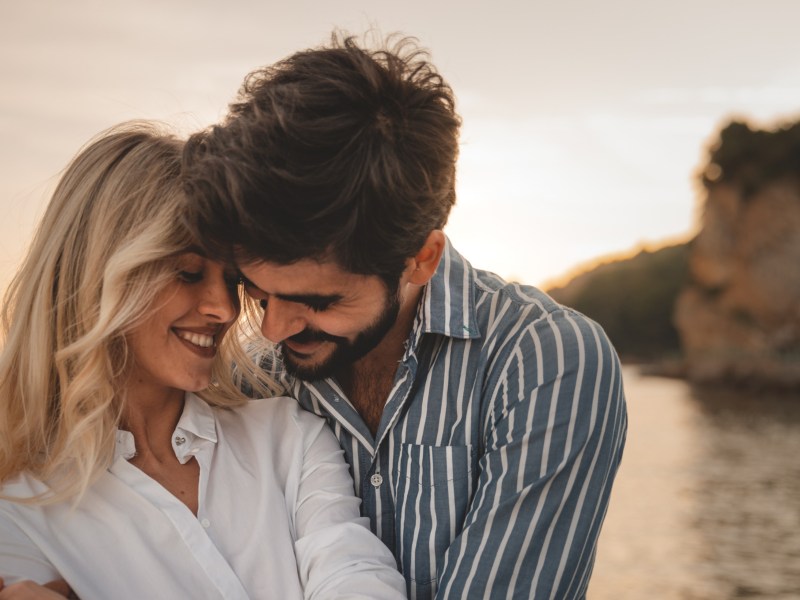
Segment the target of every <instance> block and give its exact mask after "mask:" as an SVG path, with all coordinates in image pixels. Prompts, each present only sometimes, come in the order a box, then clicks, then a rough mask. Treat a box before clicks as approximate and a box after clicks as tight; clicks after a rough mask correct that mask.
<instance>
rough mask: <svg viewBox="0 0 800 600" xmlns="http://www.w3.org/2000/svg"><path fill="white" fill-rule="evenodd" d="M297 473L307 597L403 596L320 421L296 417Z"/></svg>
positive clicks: (299, 545) (378, 599) (299, 551)
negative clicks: (300, 451)
mask: <svg viewBox="0 0 800 600" xmlns="http://www.w3.org/2000/svg"><path fill="white" fill-rule="evenodd" d="M298 425H299V426H300V428H301V430H303V431H304V437H305V443H304V455H303V463H302V474H301V476H300V484H299V488H298V495H297V503H296V508H295V527H296V535H297V541H296V542H295V554H296V557H297V568H298V573H299V575H300V580H301V582H302V584H303V587H304V590H305V597H306V598H314V599H325V600H328V599H331V598H364V599H367V598H369V599H372V600H384V599H386V600H394V599H399V598H406V586H405V580H404V579H403V576H402V575H401V574H400V573H399V572H398V570H397V566H396V563H395V560H394V557H393V556H392V554H391V552H389V549H388V548H387V547H386V546H385V545H384V544H383V542H381V541H380V540H379V539H378V538H377V537H375V535H374V534H373V533H372V532H371V531H370V530H369V521H368V520H367V519H366V518H363V517H361V516H359V505H360V503H361V500H360V499H359V498H357V497H356V496H355V495H354V491H353V480H352V479H351V477H350V474H349V472H348V470H347V465H346V464H345V462H344V458H343V452H342V450H341V448H340V447H339V444H338V443H337V441H336V438H335V437H334V436H333V433H332V432H331V431H330V430H329V429H328V427H327V425H326V424H325V423H324V421H322V420H321V419H318V418H316V417H313V416H311V415H304V414H300V415H299V416H298Z"/></svg>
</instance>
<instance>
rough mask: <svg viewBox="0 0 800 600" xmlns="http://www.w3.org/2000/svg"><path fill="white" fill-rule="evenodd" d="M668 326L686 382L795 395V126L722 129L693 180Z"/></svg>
mask: <svg viewBox="0 0 800 600" xmlns="http://www.w3.org/2000/svg"><path fill="white" fill-rule="evenodd" d="M701 179H702V183H703V189H704V191H705V206H704V212H703V216H702V223H701V225H702V227H701V230H700V232H699V234H698V235H697V237H696V238H695V239H694V240H693V242H692V243H691V247H690V254H689V273H690V275H689V282H688V284H687V285H686V286H685V287H684V289H683V290H682V291H681V292H680V294H679V295H678V298H677V301H676V304H675V312H674V322H675V326H676V328H677V330H678V332H679V335H680V339H681V344H682V348H683V353H684V356H685V359H686V363H685V368H686V374H687V375H688V376H689V377H690V378H691V379H693V380H696V381H706V382H713V381H728V382H730V381H735V382H743V383H752V384H757V385H762V384H766V385H777V386H781V387H789V388H797V389H800V124H796V125H792V126H790V127H785V128H782V129H778V130H775V131H761V130H753V129H751V128H750V127H749V126H748V125H746V124H743V123H736V122H735V123H731V124H730V125H728V126H727V127H726V128H724V129H723V130H722V131H721V132H720V138H719V141H718V142H717V143H716V144H715V145H714V146H713V147H712V148H711V152H710V157H709V163H708V166H707V167H706V169H705V170H704V172H703V174H702V177H701Z"/></svg>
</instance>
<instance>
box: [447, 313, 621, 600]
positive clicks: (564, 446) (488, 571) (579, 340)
mask: <svg viewBox="0 0 800 600" xmlns="http://www.w3.org/2000/svg"><path fill="white" fill-rule="evenodd" d="M484 407H485V413H486V415H485V420H484V423H483V425H484V431H483V441H484V446H485V447H484V454H483V456H482V457H481V459H480V474H479V479H478V486H477V489H476V493H475V495H474V496H473V499H472V504H471V507H470V510H469V513H468V514H467V517H466V520H465V524H464V525H465V526H464V529H463V530H462V532H461V534H460V535H459V536H458V537H457V538H456V539H455V540H454V541H453V543H452V544H451V546H450V548H449V549H448V551H447V553H446V556H445V563H444V568H443V569H442V572H441V575H440V579H439V585H438V591H437V598H465V597H489V596H491V597H492V598H556V599H558V600H566V599H570V598H583V597H584V596H585V594H586V588H587V585H588V581H589V575H590V573H591V568H592V564H593V562H594V556H595V550H596V546H597V539H598V536H599V533H600V526H601V524H602V521H603V518H604V516H605V513H606V509H607V506H608V499H609V494H610V492H611V485H612V483H613V480H614V476H615V474H616V471H617V468H618V466H619V461H620V459H621V455H622V448H623V445H624V441H625V432H626V427H627V417H626V412H625V400H624V395H623V389H622V380H621V373H620V365H619V360H618V358H617V356H616V353H615V352H614V350H613V348H612V347H611V345H610V343H609V341H608V339H607V338H606V336H605V334H604V333H603V332H602V330H601V329H600V328H599V326H597V325H596V324H595V323H593V322H591V321H589V320H588V319H586V318H585V317H583V316H582V315H579V314H577V313H574V312H572V311H569V310H564V311H557V312H555V313H552V314H549V315H546V316H545V317H543V318H541V319H539V320H538V321H536V322H534V323H531V324H530V325H529V326H528V327H527V328H525V329H524V330H523V332H522V333H521V334H519V335H517V336H515V338H514V340H513V341H512V342H510V343H509V344H507V347H506V348H504V349H501V350H500V351H499V352H498V355H497V360H496V361H495V366H494V367H493V371H492V373H491V374H490V376H489V378H488V385H487V387H486V388H485V399H484Z"/></svg>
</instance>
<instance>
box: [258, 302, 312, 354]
mask: <svg viewBox="0 0 800 600" xmlns="http://www.w3.org/2000/svg"><path fill="white" fill-rule="evenodd" d="M307 325H308V323H307V321H306V319H305V317H304V316H303V308H302V307H301V306H298V305H297V303H296V302H287V301H286V300H281V299H280V298H275V297H274V296H273V297H271V298H270V299H269V300H267V301H266V305H265V306H264V319H263V320H262V321H261V333H262V335H263V336H264V337H265V338H267V339H268V340H269V341H270V342H272V343H274V344H279V343H280V342H282V341H283V340H285V339H286V338H289V337H292V336H293V335H295V334H297V333H300V332H301V331H303V330H304V329H305V328H306V326H307Z"/></svg>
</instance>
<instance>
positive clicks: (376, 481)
mask: <svg viewBox="0 0 800 600" xmlns="http://www.w3.org/2000/svg"><path fill="white" fill-rule="evenodd" d="M369 481H370V483H371V484H372V486H373V487H381V484H382V483H383V477H381V474H380V473H375V474H374V475H373V476H372V477H370V478H369Z"/></svg>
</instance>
